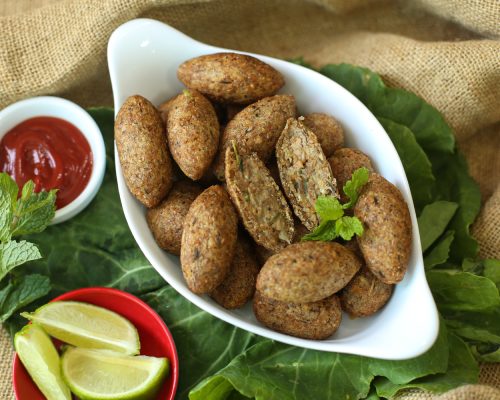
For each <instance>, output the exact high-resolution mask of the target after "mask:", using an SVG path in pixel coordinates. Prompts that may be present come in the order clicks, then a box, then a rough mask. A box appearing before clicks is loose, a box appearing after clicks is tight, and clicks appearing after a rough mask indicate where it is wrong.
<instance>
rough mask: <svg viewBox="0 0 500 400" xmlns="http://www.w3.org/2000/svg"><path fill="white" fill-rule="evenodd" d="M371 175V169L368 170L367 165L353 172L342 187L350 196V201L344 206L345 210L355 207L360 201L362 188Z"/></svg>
mask: <svg viewBox="0 0 500 400" xmlns="http://www.w3.org/2000/svg"><path fill="white" fill-rule="evenodd" d="M369 176H370V171H368V169H367V168H365V167H362V168H358V169H357V170H356V171H354V172H353V174H352V177H351V179H350V180H348V181H347V182H346V183H345V185H344V187H343V188H342V189H343V190H344V193H345V195H346V196H347V197H349V201H348V202H347V203H345V204H344V205H343V206H342V207H343V208H344V210H345V209H348V208H352V207H354V205H355V204H356V202H357V201H358V197H359V193H360V192H361V188H362V187H363V186H364V185H365V183H366V182H368V178H369Z"/></svg>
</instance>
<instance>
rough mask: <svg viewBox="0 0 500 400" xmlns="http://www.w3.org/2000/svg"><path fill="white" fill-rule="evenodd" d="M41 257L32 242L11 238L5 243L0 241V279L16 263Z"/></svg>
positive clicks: (16, 264) (15, 265)
mask: <svg viewBox="0 0 500 400" xmlns="http://www.w3.org/2000/svg"><path fill="white" fill-rule="evenodd" d="M39 258H42V256H41V254H40V251H39V250H38V247H36V246H35V245H34V244H33V243H30V242H26V241H25V240H22V241H20V242H16V241H15V240H11V241H9V242H6V243H0V281H1V280H2V279H3V277H4V276H5V275H7V273H8V272H9V271H11V270H13V269H14V268H16V267H17V266H18V265H21V264H24V263H25V262H27V261H32V260H37V259H39Z"/></svg>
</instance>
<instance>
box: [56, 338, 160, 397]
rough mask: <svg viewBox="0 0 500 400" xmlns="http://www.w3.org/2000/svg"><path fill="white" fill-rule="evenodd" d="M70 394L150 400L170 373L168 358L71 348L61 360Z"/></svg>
mask: <svg viewBox="0 0 500 400" xmlns="http://www.w3.org/2000/svg"><path fill="white" fill-rule="evenodd" d="M61 363H62V367H61V369H62V374H63V377H64V380H65V381H66V382H67V384H68V386H69V387H70V389H71V391H72V392H73V393H74V394H76V395H77V396H78V397H79V398H81V399H85V400H105V399H106V400H111V399H123V400H132V399H151V398H154V396H155V395H156V394H157V392H158V390H159V389H160V387H161V384H162V382H163V379H164V378H165V377H166V375H167V373H168V360H167V359H166V358H156V357H146V356H127V355H124V354H120V353H115V352H112V351H107V350H91V349H82V348H78V347H69V348H68V349H67V350H66V351H65V352H64V353H63V355H62V357H61Z"/></svg>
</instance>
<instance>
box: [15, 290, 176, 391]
mask: <svg viewBox="0 0 500 400" xmlns="http://www.w3.org/2000/svg"><path fill="white" fill-rule="evenodd" d="M58 300H72V301H82V302H86V303H90V304H94V305H96V306H100V307H104V308H107V309H108V310H111V311H114V312H116V313H118V314H120V315H122V316H123V317H125V318H127V319H128V320H129V321H130V322H131V323H132V324H134V325H135V327H136V328H137V331H138V332H139V338H140V340H141V354H143V355H146V356H154V357H167V358H168V360H169V363H170V372H169V375H168V378H167V379H166V381H165V383H164V384H163V386H162V388H161V391H160V393H159V394H158V396H157V397H156V400H173V399H174V397H175V392H176V390H177V382H178V381H179V360H178V359H177V350H176V348H175V343H174V339H173V338H172V335H171V334H170V331H169V330H168V328H167V326H166V325H165V323H164V322H163V320H162V319H161V318H160V317H159V316H158V314H157V313H156V312H155V311H154V310H153V309H152V308H151V307H149V306H148V305H147V304H146V303H144V302H143V301H142V300H139V299H138V298H137V297H135V296H133V295H131V294H129V293H126V292H123V291H121V290H117V289H110V288H104V287H92V288H85V289H78V290H73V291H71V292H68V293H65V294H63V295H61V296H59V297H56V298H55V299H54V300H52V301H58ZM12 380H13V384H14V393H15V394H16V399H17V400H45V396H44V395H43V394H42V393H41V392H40V391H39V390H38V388H37V387H36V385H35V383H34V382H33V381H32V379H31V377H30V376H29V374H28V372H27V371H26V369H25V368H24V366H23V364H22V363H21V360H20V359H19V357H18V356H17V354H14V367H13V371H12Z"/></svg>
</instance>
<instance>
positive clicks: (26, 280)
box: [0, 274, 50, 323]
mask: <svg viewBox="0 0 500 400" xmlns="http://www.w3.org/2000/svg"><path fill="white" fill-rule="evenodd" d="M49 291H50V281H49V278H47V277H46V276H43V275H39V274H32V275H25V276H22V277H21V278H20V279H18V280H15V281H13V282H9V283H8V284H7V286H5V287H4V288H3V289H2V290H0V323H3V322H5V321H6V320H7V319H9V318H10V317H11V316H12V314H14V313H15V312H16V311H17V310H19V309H21V308H23V307H26V306H27V305H28V304H30V303H32V302H33V301H35V300H37V299H39V298H41V297H43V296H45V295H47V294H48V293H49Z"/></svg>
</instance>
